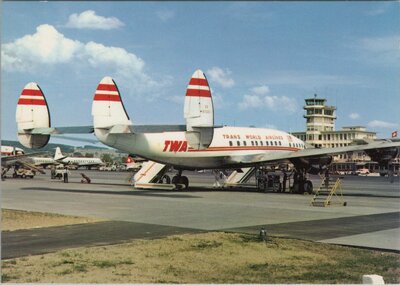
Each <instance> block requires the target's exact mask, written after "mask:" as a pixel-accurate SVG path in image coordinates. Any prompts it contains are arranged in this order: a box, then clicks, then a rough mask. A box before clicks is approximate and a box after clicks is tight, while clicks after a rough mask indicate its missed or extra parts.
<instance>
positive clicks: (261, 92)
mask: <svg viewBox="0 0 400 285" xmlns="http://www.w3.org/2000/svg"><path fill="white" fill-rule="evenodd" d="M250 90H251V91H252V92H253V93H254V94H258V95H264V94H267V93H269V91H270V90H269V87H268V86H266V85H261V86H256V87H253V88H251V89H250Z"/></svg>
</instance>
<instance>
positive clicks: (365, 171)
mask: <svg viewBox="0 0 400 285" xmlns="http://www.w3.org/2000/svg"><path fill="white" fill-rule="evenodd" d="M368 174H369V169H368V168H361V169H357V170H356V175H359V176H367V175H368Z"/></svg>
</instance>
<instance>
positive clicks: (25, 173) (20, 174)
mask: <svg viewBox="0 0 400 285" xmlns="http://www.w3.org/2000/svg"><path fill="white" fill-rule="evenodd" d="M35 174H36V173H35V172H34V171H32V170H31V169H25V168H19V169H17V170H15V172H14V174H13V177H14V178H33V177H35Z"/></svg>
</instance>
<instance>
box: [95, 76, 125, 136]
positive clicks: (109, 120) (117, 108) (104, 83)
mask: <svg viewBox="0 0 400 285" xmlns="http://www.w3.org/2000/svg"><path fill="white" fill-rule="evenodd" d="M92 116H93V126H94V128H95V129H96V128H109V127H112V126H115V125H132V122H131V120H130V119H129V116H128V114H127V112H126V110H125V107H124V104H123V102H122V99H121V95H120V93H119V90H118V87H117V84H115V81H114V80H113V79H112V78H111V77H108V76H107V77H104V78H103V79H102V80H101V81H100V84H99V85H98V86H97V89H96V93H95V95H94V98H93V104H92Z"/></svg>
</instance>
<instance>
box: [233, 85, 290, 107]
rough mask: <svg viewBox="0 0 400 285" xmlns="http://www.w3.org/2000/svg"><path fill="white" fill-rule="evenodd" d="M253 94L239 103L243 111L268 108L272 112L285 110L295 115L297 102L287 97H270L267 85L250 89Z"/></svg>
mask: <svg viewBox="0 0 400 285" xmlns="http://www.w3.org/2000/svg"><path fill="white" fill-rule="evenodd" d="M250 93H251V94H245V95H244V96H243V100H242V101H241V102H239V103H238V107H239V109H241V110H245V109H261V108H268V109H270V110H273V111H275V110H279V111H281V110H285V111H288V112H290V113H293V112H295V111H296V110H297V104H296V100H295V99H292V98H289V97H286V96H274V95H273V96H270V95H266V94H268V93H270V89H269V87H268V86H267V85H261V86H256V87H253V88H250Z"/></svg>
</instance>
